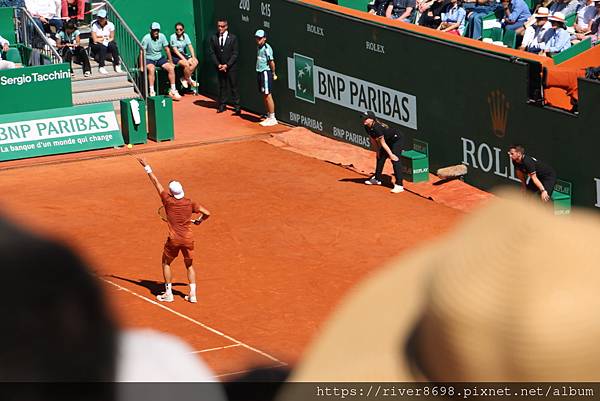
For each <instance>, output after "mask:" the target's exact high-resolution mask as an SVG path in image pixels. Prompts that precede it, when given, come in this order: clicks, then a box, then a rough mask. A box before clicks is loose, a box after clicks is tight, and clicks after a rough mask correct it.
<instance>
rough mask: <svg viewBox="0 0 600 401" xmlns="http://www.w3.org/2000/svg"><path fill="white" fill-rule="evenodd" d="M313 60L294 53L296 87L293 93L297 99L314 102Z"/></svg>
mask: <svg viewBox="0 0 600 401" xmlns="http://www.w3.org/2000/svg"><path fill="white" fill-rule="evenodd" d="M314 66H315V63H314V60H313V59H312V58H310V57H306V56H303V55H301V54H297V53H294V71H295V74H296V87H295V88H294V92H295V94H296V97H297V98H298V99H302V100H305V101H307V102H311V103H314V102H315V84H314V71H313V70H314Z"/></svg>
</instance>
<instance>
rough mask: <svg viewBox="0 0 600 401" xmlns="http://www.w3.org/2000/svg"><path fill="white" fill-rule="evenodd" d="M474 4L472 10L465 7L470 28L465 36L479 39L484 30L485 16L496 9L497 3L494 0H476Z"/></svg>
mask: <svg viewBox="0 0 600 401" xmlns="http://www.w3.org/2000/svg"><path fill="white" fill-rule="evenodd" d="M474 4H475V5H474V6H473V7H471V11H468V10H467V9H466V8H465V11H467V23H468V25H469V28H468V29H467V31H466V32H465V35H464V36H467V37H469V38H473V39H476V40H479V39H481V36H482V32H483V17H485V16H486V15H488V14H489V13H491V12H492V11H494V10H495V9H496V5H495V1H494V0H476V2H475V3H474Z"/></svg>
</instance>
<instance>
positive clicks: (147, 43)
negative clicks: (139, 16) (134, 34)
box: [142, 22, 181, 100]
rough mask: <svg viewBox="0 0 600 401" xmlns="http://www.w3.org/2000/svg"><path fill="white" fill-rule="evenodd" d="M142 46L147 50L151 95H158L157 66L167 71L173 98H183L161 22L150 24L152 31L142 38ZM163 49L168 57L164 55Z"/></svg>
mask: <svg viewBox="0 0 600 401" xmlns="http://www.w3.org/2000/svg"><path fill="white" fill-rule="evenodd" d="M142 48H143V49H144V50H145V51H146V60H145V62H144V65H145V66H146V68H148V86H149V88H150V90H149V92H150V96H156V92H155V88H154V81H155V78H156V76H155V75H154V74H155V72H156V67H160V68H162V69H163V70H165V71H166V72H167V75H168V77H169V84H170V85H171V87H170V89H169V96H170V97H171V99H173V100H181V95H180V94H179V92H178V91H177V88H176V87H175V64H174V63H173V57H172V55H171V49H170V48H169V41H168V40H167V37H166V36H165V35H164V34H163V33H161V32H160V24H159V23H158V22H153V23H152V24H150V33H147V34H146V35H145V36H144V37H143V38H142ZM163 50H164V52H165V54H166V57H165V56H164V55H163Z"/></svg>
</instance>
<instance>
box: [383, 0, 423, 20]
mask: <svg viewBox="0 0 600 401" xmlns="http://www.w3.org/2000/svg"><path fill="white" fill-rule="evenodd" d="M416 3H417V2H416V0H391V1H390V2H389V4H388V7H387V10H386V12H385V16H386V17H388V18H391V19H398V20H400V21H403V22H409V23H411V22H412V19H413V16H414V15H413V14H414V11H415V7H416Z"/></svg>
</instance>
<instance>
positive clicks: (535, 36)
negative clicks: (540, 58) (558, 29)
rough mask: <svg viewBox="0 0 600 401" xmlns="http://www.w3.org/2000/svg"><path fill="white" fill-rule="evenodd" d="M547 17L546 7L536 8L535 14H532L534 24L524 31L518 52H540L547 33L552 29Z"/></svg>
mask: <svg viewBox="0 0 600 401" xmlns="http://www.w3.org/2000/svg"><path fill="white" fill-rule="evenodd" d="M549 16H550V11H549V10H548V9H547V8H546V7H540V8H538V10H537V12H536V13H535V14H533V17H534V18H535V24H533V25H531V26H528V27H527V29H525V34H524V35H523V42H522V43H521V47H520V48H519V49H520V50H525V51H528V52H530V53H539V52H541V51H542V47H543V46H544V40H545V38H546V35H547V32H548V30H549V29H551V28H552V24H550V22H549V21H548V17H549Z"/></svg>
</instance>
